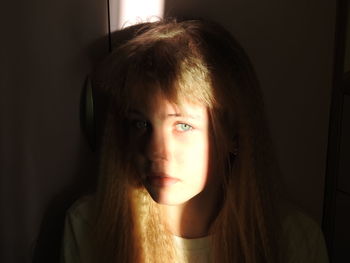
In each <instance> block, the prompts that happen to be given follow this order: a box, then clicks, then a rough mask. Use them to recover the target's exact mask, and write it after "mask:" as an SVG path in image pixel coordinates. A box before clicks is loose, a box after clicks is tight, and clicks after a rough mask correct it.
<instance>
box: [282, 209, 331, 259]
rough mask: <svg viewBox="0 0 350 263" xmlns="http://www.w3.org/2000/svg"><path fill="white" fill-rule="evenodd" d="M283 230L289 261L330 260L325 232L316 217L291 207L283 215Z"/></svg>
mask: <svg viewBox="0 0 350 263" xmlns="http://www.w3.org/2000/svg"><path fill="white" fill-rule="evenodd" d="M282 230H283V238H284V241H285V242H284V244H285V246H286V252H287V255H288V258H289V260H288V262H289V263H294V262H295V263H296V262H298V263H302V262H311V263H312V262H318V263H326V262H328V255H327V249H326V245H325V241H324V237H323V233H322V231H321V228H320V226H319V224H318V223H317V222H316V221H315V220H314V219H312V218H311V217H309V216H307V215H306V214H305V213H303V212H302V211H301V210H299V209H297V208H295V207H293V208H292V207H290V208H288V212H287V213H286V214H285V216H284V217H283V220H282Z"/></svg>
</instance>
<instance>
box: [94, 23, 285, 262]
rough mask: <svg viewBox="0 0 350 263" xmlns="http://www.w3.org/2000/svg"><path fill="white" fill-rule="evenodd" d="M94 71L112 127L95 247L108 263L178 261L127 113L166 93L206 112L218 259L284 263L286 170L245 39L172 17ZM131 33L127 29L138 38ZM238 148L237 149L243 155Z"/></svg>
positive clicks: (106, 134)
mask: <svg viewBox="0 0 350 263" xmlns="http://www.w3.org/2000/svg"><path fill="white" fill-rule="evenodd" d="M128 30H129V31H130V32H131V37H130V38H129V39H128V40H127V41H124V43H122V44H120V45H119V47H118V48H116V49H115V50H114V51H113V52H112V53H111V54H110V55H109V56H108V57H107V58H106V60H105V61H104V62H103V63H102V65H101V66H100V67H99V68H98V69H97V70H96V72H95V77H94V83H93V84H94V87H95V89H96V90H98V92H99V93H101V94H103V96H104V98H105V100H104V104H105V105H107V106H106V109H107V110H106V111H105V125H104V129H103V132H102V139H101V147H100V175H99V176H100V177H99V178H100V179H99V185H98V192H97V199H96V233H97V238H96V240H95V241H96V248H97V254H98V255H99V258H100V259H102V258H103V260H102V261H103V262H174V261H175V259H176V257H177V255H176V251H175V250H174V244H173V243H172V242H173V241H172V236H171V233H169V232H168V231H167V230H166V228H165V227H164V224H163V222H162V218H161V216H160V212H159V205H158V204H157V203H155V202H154V201H153V200H152V199H151V198H150V196H149V194H148V193H147V191H146V190H145V188H144V187H143V186H142V184H141V183H140V182H139V180H138V179H137V178H138V177H137V173H136V171H134V170H135V169H134V168H133V167H134V165H133V163H132V160H133V156H132V154H133V153H132V152H131V151H129V148H128V132H127V129H125V114H126V112H127V111H128V108H129V107H130V104H131V103H132V102H133V103H150V101H151V99H152V95H153V94H155V93H156V92H157V91H161V92H162V94H164V95H165V96H166V98H167V99H168V100H169V101H171V102H173V103H175V104H181V101H182V100H183V99H184V98H191V100H192V101H193V102H198V103H201V104H203V105H205V106H206V107H207V108H208V112H209V117H210V130H211V135H212V138H213V154H212V156H215V165H214V167H215V169H217V170H218V174H219V175H220V176H221V178H220V180H221V187H222V192H223V198H222V204H221V209H220V212H219V214H218V215H217V217H216V218H215V219H214V221H213V222H212V224H211V227H210V230H209V232H210V236H211V244H212V247H211V255H212V261H213V262H246V263H253V262H272V263H273V262H280V260H281V257H280V256H281V254H282V253H281V246H280V233H281V232H280V231H281V227H280V214H279V213H278V209H277V208H278V204H277V202H276V200H277V197H276V196H275V195H274V194H276V192H277V185H278V183H277V182H278V177H279V173H280V172H279V168H278V165H277V162H276V160H275V157H274V152H273V147H272V142H271V139H270V136H269V131H268V127H267V122H266V119H265V113H264V105H263V99H262V94H261V90H260V87H259V83H258V81H257V78H256V74H255V72H254V70H253V67H252V65H251V63H250V61H249V59H248V57H247V55H246V54H245V52H244V51H243V49H242V48H241V47H240V46H239V44H238V43H237V41H236V40H235V39H234V38H233V37H232V36H231V35H230V34H229V33H228V32H227V31H226V30H225V29H223V28H222V27H221V26H219V25H217V24H215V23H213V22H207V21H200V20H186V21H180V22H178V21H176V20H167V21H160V22H155V23H145V24H141V25H138V26H137V27H133V28H132V30H130V28H129V29H124V30H122V32H123V31H128ZM130 32H129V33H130ZM231 145H235V146H234V147H235V149H236V152H233V151H232V147H231Z"/></svg>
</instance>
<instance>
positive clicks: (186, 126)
mask: <svg viewBox="0 0 350 263" xmlns="http://www.w3.org/2000/svg"><path fill="white" fill-rule="evenodd" d="M192 129H193V127H192V126H191V125H189V124H186V123H179V124H176V130H177V131H181V132H185V131H189V130H192Z"/></svg>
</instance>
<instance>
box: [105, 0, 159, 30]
mask: <svg viewBox="0 0 350 263" xmlns="http://www.w3.org/2000/svg"><path fill="white" fill-rule="evenodd" d="M113 2H114V3H113ZM115 2H119V5H117V4H116V3H115ZM116 11H117V12H116ZM163 14H164V0H119V1H116V0H112V1H111V30H112V31H115V30H118V29H121V28H123V27H126V26H130V25H133V24H136V23H139V22H152V21H157V20H159V19H160V18H162V17H163ZM115 16H118V17H117V18H116V17H115Z"/></svg>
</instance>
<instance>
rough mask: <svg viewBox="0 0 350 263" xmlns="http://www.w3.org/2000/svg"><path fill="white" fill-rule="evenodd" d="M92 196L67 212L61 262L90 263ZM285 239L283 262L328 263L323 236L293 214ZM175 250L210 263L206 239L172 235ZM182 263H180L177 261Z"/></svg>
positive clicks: (284, 225) (285, 228)
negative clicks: (285, 246) (285, 248)
mask: <svg viewBox="0 0 350 263" xmlns="http://www.w3.org/2000/svg"><path fill="white" fill-rule="evenodd" d="M91 199H92V197H83V198H81V199H79V200H78V201H76V202H75V203H74V204H73V205H72V207H71V208H70V209H69V210H68V211H67V215H66V221H65V229H64V237H63V244H62V254H61V262H62V263H94V262H93V261H92V260H93V257H92V256H91V251H93V248H92V247H90V246H91V244H90V242H89V238H88V236H87V233H88V232H89V230H90V229H91V228H92V225H91V224H92V223H91V220H90V219H91V218H92V214H91V213H92V207H91V206H92V202H91ZM282 228H283V229H282V230H283V231H284V236H286V237H289V238H288V240H287V244H288V249H287V254H288V255H287V258H288V261H286V262H287V263H304V262H305V263H328V255H327V249H326V246H325V242H324V237H323V233H322V231H321V229H320V227H319V226H318V224H317V223H316V222H315V221H314V220H313V219H311V218H310V217H308V216H306V215H305V214H303V213H301V212H300V211H297V210H296V211H293V213H290V215H288V216H287V217H286V218H285V220H284V221H283V223H282ZM174 244H175V246H176V251H177V252H178V253H180V254H182V255H183V256H184V257H185V258H187V260H186V262H191V263H197V262H198V263H210V261H209V259H210V237H209V236H208V237H203V238H196V239H186V238H182V237H178V236H174ZM181 263H183V262H181Z"/></svg>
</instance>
